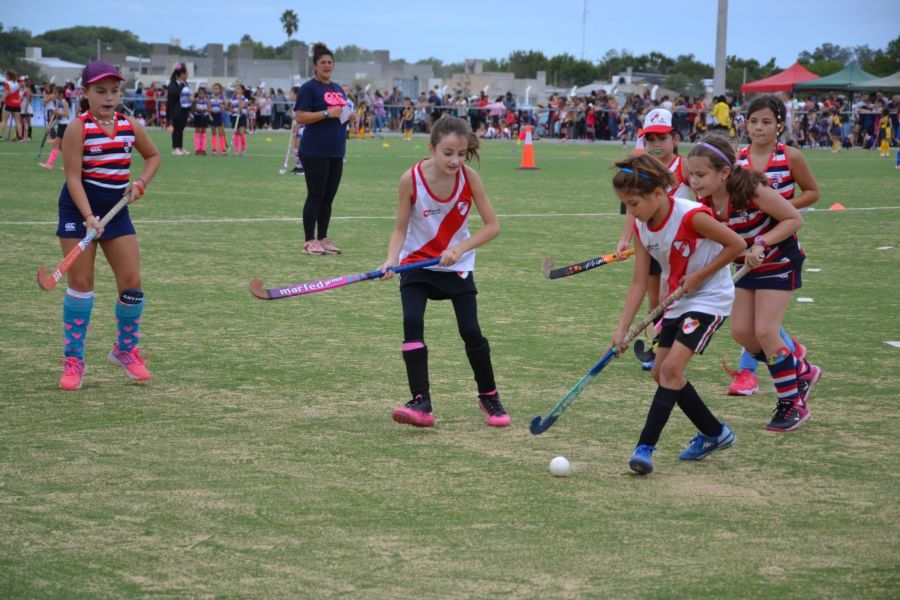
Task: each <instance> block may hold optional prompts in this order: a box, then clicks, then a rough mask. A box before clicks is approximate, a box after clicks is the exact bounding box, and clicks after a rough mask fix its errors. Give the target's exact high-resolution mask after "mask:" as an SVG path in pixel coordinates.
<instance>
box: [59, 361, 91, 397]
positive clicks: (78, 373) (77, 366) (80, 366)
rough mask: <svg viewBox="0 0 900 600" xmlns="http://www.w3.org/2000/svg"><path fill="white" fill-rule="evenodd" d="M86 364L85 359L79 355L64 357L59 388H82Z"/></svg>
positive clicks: (70, 389) (69, 389) (73, 389)
mask: <svg viewBox="0 0 900 600" xmlns="http://www.w3.org/2000/svg"><path fill="white" fill-rule="evenodd" d="M84 371H85V366H84V359H82V358H78V357H77V356H67V357H66V358H64V359H63V374H62V377H60V378H59V388H60V389H61V390H67V391H70V392H71V391H75V390H80V389H81V385H82V383H83V382H82V381H81V378H82V376H83V375H84Z"/></svg>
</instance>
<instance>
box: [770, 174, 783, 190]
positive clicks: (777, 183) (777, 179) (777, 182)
mask: <svg viewBox="0 0 900 600" xmlns="http://www.w3.org/2000/svg"><path fill="white" fill-rule="evenodd" d="M771 181H772V187H773V188H776V189H777V188H779V187H781V182H782V181H784V180H783V179H782V178H781V175H779V174H777V173H776V174H774V175H772V178H771Z"/></svg>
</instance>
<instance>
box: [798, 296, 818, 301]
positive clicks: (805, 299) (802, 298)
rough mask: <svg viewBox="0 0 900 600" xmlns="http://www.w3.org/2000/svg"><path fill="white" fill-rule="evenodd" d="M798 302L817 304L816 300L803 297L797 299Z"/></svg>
mask: <svg viewBox="0 0 900 600" xmlns="http://www.w3.org/2000/svg"><path fill="white" fill-rule="evenodd" d="M797 302H815V300H813V299H812V298H804V297H802V296H801V297H800V298H797Z"/></svg>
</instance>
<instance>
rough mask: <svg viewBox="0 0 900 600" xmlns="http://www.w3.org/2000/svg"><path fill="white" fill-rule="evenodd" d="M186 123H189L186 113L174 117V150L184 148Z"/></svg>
mask: <svg viewBox="0 0 900 600" xmlns="http://www.w3.org/2000/svg"><path fill="white" fill-rule="evenodd" d="M185 125H187V115H186V114H185V113H181V114H180V115H178V116H177V117H172V150H174V149H176V148H184V127H185Z"/></svg>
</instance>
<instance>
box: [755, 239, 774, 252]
mask: <svg viewBox="0 0 900 600" xmlns="http://www.w3.org/2000/svg"><path fill="white" fill-rule="evenodd" d="M753 243H754V244H757V245H759V246H762V249H763V250H765V251H766V252H768V251H769V250H771V249H772V246H770V245H769V244H768V243H767V242H766V238H764V237H763V236H761V235H758V236H756V237H755V238H753Z"/></svg>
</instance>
